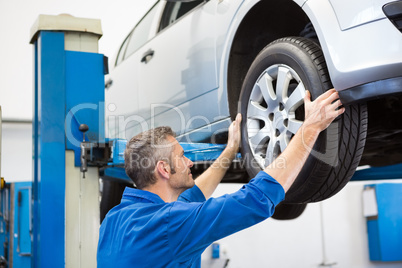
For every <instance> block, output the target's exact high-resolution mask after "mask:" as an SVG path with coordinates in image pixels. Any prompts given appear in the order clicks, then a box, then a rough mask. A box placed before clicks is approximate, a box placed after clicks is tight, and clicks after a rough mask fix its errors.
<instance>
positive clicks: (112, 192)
mask: <svg viewBox="0 0 402 268" xmlns="http://www.w3.org/2000/svg"><path fill="white" fill-rule="evenodd" d="M126 187H133V186H132V185H131V184H125V183H120V182H116V181H112V180H103V189H102V198H101V202H100V223H102V221H103V219H104V218H105V216H106V214H107V213H108V212H109V210H111V209H112V208H113V207H114V206H117V205H118V204H120V201H121V198H122V196H123V192H124V189H125V188H126Z"/></svg>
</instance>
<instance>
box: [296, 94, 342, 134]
mask: <svg viewBox="0 0 402 268" xmlns="http://www.w3.org/2000/svg"><path fill="white" fill-rule="evenodd" d="M341 106H342V103H341V101H340V100H339V94H338V92H337V91H336V90H335V89H330V90H328V91H327V92H325V93H323V94H322V95H320V96H319V97H318V98H317V99H316V100H314V101H311V95H310V92H309V91H308V90H306V96H305V97H304V109H305V119H304V124H303V129H304V128H305V127H309V128H313V129H314V130H316V131H318V132H321V131H323V130H324V129H326V128H327V127H328V126H329V125H330V124H331V123H332V121H334V119H335V118H336V117H338V116H339V115H341V114H342V113H343V112H344V111H345V108H343V107H342V108H341Z"/></svg>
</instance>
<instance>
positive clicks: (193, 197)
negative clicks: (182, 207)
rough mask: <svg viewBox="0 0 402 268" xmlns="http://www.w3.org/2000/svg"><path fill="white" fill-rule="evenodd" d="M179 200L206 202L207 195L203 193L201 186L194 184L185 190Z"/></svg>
mask: <svg viewBox="0 0 402 268" xmlns="http://www.w3.org/2000/svg"><path fill="white" fill-rule="evenodd" d="M177 201H182V202H187V203H189V202H204V201H205V196H204V194H203V193H202V191H201V190H200V188H198V186H197V185H194V186H193V187H192V188H190V189H188V190H186V191H184V192H183V193H182V194H181V195H180V196H179V198H178V199H177Z"/></svg>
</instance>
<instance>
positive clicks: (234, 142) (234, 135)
mask: <svg viewBox="0 0 402 268" xmlns="http://www.w3.org/2000/svg"><path fill="white" fill-rule="evenodd" d="M240 123H241V114H237V116H236V119H235V120H234V121H233V122H232V124H230V126H229V129H228V132H229V133H228V143H227V145H226V148H225V150H223V152H222V154H221V155H220V156H219V157H218V159H216V160H215V161H214V163H213V164H212V165H211V166H210V167H209V168H208V169H207V170H206V171H205V172H204V173H202V174H201V175H200V176H198V178H197V179H196V180H195V184H196V185H197V186H198V188H200V190H201V192H202V193H203V194H204V196H205V198H206V199H208V198H210V197H211V195H212V193H213V192H214V191H215V189H216V187H217V186H218V184H219V183H220V182H221V180H222V179H223V176H225V173H226V171H227V170H228V168H229V167H230V164H231V163H232V161H233V159H234V158H235V157H236V154H237V152H238V151H239V145H240V139H241V131H240Z"/></svg>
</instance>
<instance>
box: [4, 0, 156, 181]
mask: <svg viewBox="0 0 402 268" xmlns="http://www.w3.org/2000/svg"><path fill="white" fill-rule="evenodd" d="M154 2H155V1H154V0H118V1H113V2H112V1H105V0H84V1H82V0H69V1H54V0H36V1H29V0H13V1H8V0H0V36H1V40H2V41H1V42H0V59H1V64H0V81H1V87H0V106H1V108H2V114H3V119H4V120H28V121H29V120H32V111H33V107H32V103H33V100H32V88H33V48H32V45H30V44H29V37H30V29H31V26H32V25H33V23H34V22H35V20H36V19H37V17H38V16H39V14H46V15H58V14H62V13H64V14H70V15H73V16H76V17H83V18H95V19H101V23H102V30H103V37H102V38H101V39H100V41H99V53H102V54H104V55H106V56H108V57H109V59H110V58H112V57H113V56H114V54H115V53H116V51H117V49H118V47H119V44H120V43H121V42H122V40H123V39H124V38H125V37H126V36H127V34H128V33H129V32H130V30H131V29H132V28H133V27H134V25H135V24H136V23H137V22H138V21H139V20H140V19H141V17H142V15H143V14H144V13H145V12H146V10H148V9H149V7H150V6H152V4H153V3H154ZM31 137H32V130H31V127H30V124H15V123H13V124H4V125H3V140H2V144H3V148H2V150H1V151H2V160H1V165H2V170H1V173H2V174H1V176H3V177H5V178H6V181H9V182H11V181H16V180H18V181H21V180H22V181H27V180H31V179H32V175H31V174H32V139H31Z"/></svg>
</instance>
